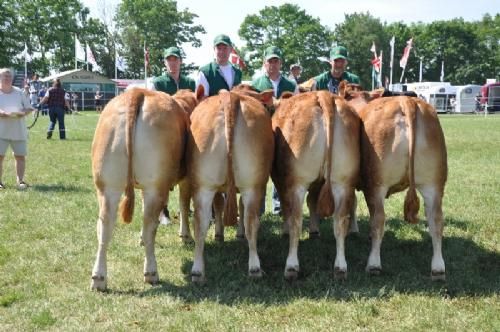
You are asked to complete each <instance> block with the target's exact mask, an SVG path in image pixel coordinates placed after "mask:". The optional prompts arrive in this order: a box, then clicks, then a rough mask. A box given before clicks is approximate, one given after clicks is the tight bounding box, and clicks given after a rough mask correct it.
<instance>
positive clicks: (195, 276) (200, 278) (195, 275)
mask: <svg viewBox="0 0 500 332" xmlns="http://www.w3.org/2000/svg"><path fill="white" fill-rule="evenodd" d="M191 281H192V282H194V283H195V284H204V283H205V276H204V275H203V273H201V272H198V271H192V272H191Z"/></svg>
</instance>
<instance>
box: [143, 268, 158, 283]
mask: <svg viewBox="0 0 500 332" xmlns="http://www.w3.org/2000/svg"><path fill="white" fill-rule="evenodd" d="M159 281H160V278H159V277H158V272H156V271H155V272H144V282H145V283H148V284H150V285H156V284H157V283H158V282H159Z"/></svg>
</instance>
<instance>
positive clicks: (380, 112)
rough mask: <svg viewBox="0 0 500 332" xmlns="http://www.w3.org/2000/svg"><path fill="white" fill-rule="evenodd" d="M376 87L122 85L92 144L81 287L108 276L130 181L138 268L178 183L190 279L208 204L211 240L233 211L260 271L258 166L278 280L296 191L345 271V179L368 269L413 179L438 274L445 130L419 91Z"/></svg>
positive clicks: (291, 255) (295, 230)
mask: <svg viewBox="0 0 500 332" xmlns="http://www.w3.org/2000/svg"><path fill="white" fill-rule="evenodd" d="M382 92H383V91H372V92H365V91H361V90H360V89H359V88H358V87H357V86H355V85H347V84H344V83H342V84H341V86H340V90H339V95H334V94H332V93H330V92H328V91H314V92H305V93H301V94H298V95H295V96H292V95H283V96H282V97H281V99H279V100H275V99H273V92H272V91H264V92H262V93H257V92H255V91H252V90H251V88H249V87H248V86H238V87H236V88H235V89H233V90H231V91H226V90H222V91H221V92H220V93H219V94H218V95H216V96H212V97H209V98H206V99H205V98H204V97H202V96H203V95H204V94H203V90H202V87H201V88H199V89H198V91H196V93H192V92H188V91H179V92H178V93H177V94H176V95H174V96H173V97H171V96H169V95H167V94H165V93H162V92H152V91H147V90H143V89H132V90H130V91H127V92H125V93H124V94H122V95H120V96H118V97H116V98H114V99H113V100H111V101H110V102H109V103H108V105H107V106H106V108H105V109H104V111H103V113H102V114H101V116H100V119H99V122H98V124H97V128H96V131H95V136H94V141H93V144H92V171H93V176H94V182H95V187H96V191H97V197H98V202H99V218H98V221H97V237H98V250H97V257H96V261H95V264H94V268H93V270H92V283H91V288H92V289H96V290H105V289H106V287H107V259H106V255H107V249H108V246H109V243H110V240H111V237H112V232H113V228H114V225H115V222H116V219H117V214H118V211H119V212H120V213H121V216H122V218H123V220H124V221H125V222H126V223H129V222H130V221H131V219H132V215H133V208H134V189H140V190H142V197H143V214H144V219H143V226H142V234H141V237H142V242H143V244H144V247H145V261H144V280H145V282H148V283H151V284H154V283H157V282H158V281H159V277H158V270H157V263H156V258H155V248H154V244H155V236H156V230H157V227H158V224H159V221H158V216H159V215H160V213H161V211H162V208H163V206H164V204H165V202H166V201H168V195H169V191H170V188H172V187H173V186H175V185H176V184H179V188H180V190H179V193H180V195H179V197H180V210H181V211H180V216H181V223H180V224H181V226H180V235H181V237H183V239H191V232H190V228H189V221H188V211H189V206H190V201H191V199H192V201H193V206H194V223H193V226H194V241H195V252H194V262H193V267H192V270H191V278H192V281H193V282H203V281H204V280H205V261H204V254H203V251H204V244H205V238H206V235H207V231H208V228H209V225H210V219H211V217H212V213H213V211H215V212H214V214H215V219H216V222H215V224H216V226H215V227H216V230H215V233H216V238H218V239H223V236H224V234H223V232H224V225H235V224H236V223H237V222H238V213H239V220H240V222H239V227H238V232H237V235H238V236H240V237H243V236H244V237H246V239H247V242H248V247H249V258H248V273H249V275H250V276H251V277H260V276H262V270H261V266H260V259H259V255H258V251H257V232H258V229H259V210H260V208H261V204H262V203H261V202H262V200H263V197H264V195H265V191H266V185H267V182H268V179H269V176H271V178H272V181H273V183H274V185H275V187H276V189H277V191H278V194H279V197H280V201H281V207H282V216H283V220H284V226H283V231H284V232H285V233H288V234H289V252H288V257H287V259H286V265H285V270H284V275H285V278H287V279H291V280H293V279H295V278H297V276H298V272H299V259H298V245H299V237H300V234H301V231H302V206H303V202H304V198H305V196H306V193H307V205H308V208H309V213H310V223H309V234H310V236H311V237H315V236H318V235H319V225H318V224H319V219H320V218H322V217H327V216H331V215H333V229H334V235H335V240H336V241H335V242H336V258H335V265H334V275H335V277H337V278H346V276H347V262H346V258H345V238H346V236H347V234H348V233H349V232H350V231H351V232H356V231H357V229H358V227H357V223H356V215H355V210H356V196H355V189H358V190H361V191H362V192H363V194H364V197H365V199H366V202H367V205H368V209H369V213H370V226H371V231H370V238H371V251H370V255H369V258H368V263H367V266H366V270H367V272H369V273H371V274H378V273H380V271H381V269H382V264H381V259H380V246H381V243H382V238H383V235H384V224H385V212H384V200H385V198H387V197H389V196H390V195H391V194H393V193H396V192H400V191H402V190H405V189H406V188H408V191H407V194H406V197H405V201H404V217H405V219H406V220H407V221H408V222H411V223H416V222H417V221H418V220H417V213H418V210H419V199H418V197H417V194H416V190H418V191H419V192H420V194H421V196H422V197H423V199H424V203H425V216H426V219H427V222H428V226H429V233H430V235H431V238H432V244H433V255H432V262H431V277H432V279H433V280H443V279H444V278H445V264H444V260H443V257H442V253H441V241H442V233H443V214H442V198H443V192H444V186H445V182H446V178H447V157H446V146H445V141H444V135H443V131H442V129H441V126H440V123H439V120H438V117H437V114H436V112H435V110H434V109H433V108H432V107H431V106H430V105H429V104H427V103H426V102H424V101H422V100H420V99H418V98H414V97H409V96H392V97H385V96H384V97H382V96H383V94H382ZM202 99H204V100H202ZM272 110H275V111H274V114H273V115H272V116H271V111H272ZM237 192H239V194H240V201H239V212H238V202H237ZM221 193H224V195H222V194H221ZM123 194H124V197H123V198H122V195H123ZM120 201H121V203H120ZM118 205H119V206H118Z"/></svg>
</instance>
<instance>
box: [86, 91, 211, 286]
mask: <svg viewBox="0 0 500 332" xmlns="http://www.w3.org/2000/svg"><path fill="white" fill-rule="evenodd" d="M202 95H203V91H201V94H200V92H198V98H199V97H201V96H202ZM196 104H197V96H196V95H195V94H194V93H192V92H188V91H185V90H184V91H179V92H178V93H177V94H176V95H175V96H173V97H170V96H169V95H167V94H165V93H162V92H152V91H148V90H144V89H138V88H135V89H132V90H129V91H127V92H125V93H124V94H122V95H120V96H118V97H116V98H114V99H113V100H111V101H110V102H109V103H108V104H107V105H106V108H105V109H104V111H103V112H102V114H101V116H100V118H99V122H98V123H97V127H96V131H95V135H94V141H93V143H92V173H93V176H94V183H95V187H96V192H97V199H98V202H99V219H98V220H97V238H98V241H99V246H98V250H97V257H96V261H95V264H94V268H93V270H92V284H91V288H92V289H96V290H105V289H106V282H107V280H106V277H107V263H106V253H107V248H108V245H109V242H110V240H111V236H112V232H113V228H114V225H115V221H116V217H117V208H118V203H119V202H120V198H121V196H122V194H123V193H125V197H124V199H123V200H122V202H121V204H120V213H121V216H122V218H123V220H124V222H125V223H130V222H131V219H132V215H133V208H134V188H137V189H141V190H142V196H143V211H144V216H143V229H142V240H143V243H144V247H145V253H146V257H145V261H144V281H145V282H148V283H151V284H154V283H157V282H158V280H159V278H158V273H157V267H156V258H155V253H154V242H155V235H156V229H157V227H158V215H159V214H160V211H161V209H162V207H163V204H164V202H166V201H167V200H168V194H169V189H170V188H171V187H172V186H173V185H175V184H176V183H177V181H178V180H179V179H181V178H182V177H183V176H184V174H185V166H184V165H183V162H182V161H183V157H184V153H185V146H186V141H187V132H188V125H189V119H188V113H189V112H190V111H191V110H192V109H193V108H194V107H195V106H196Z"/></svg>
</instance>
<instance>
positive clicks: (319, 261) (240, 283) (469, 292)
mask: <svg viewBox="0 0 500 332" xmlns="http://www.w3.org/2000/svg"><path fill="white" fill-rule="evenodd" d="M307 221H308V220H307V219H306V220H305V222H304V225H307ZM451 222H453V223H455V224H457V225H461V224H463V223H465V222H464V221H459V220H453V221H451ZM389 225H390V227H389ZM359 226H360V233H359V234H354V235H350V236H349V237H348V239H347V243H346V255H347V257H346V258H347V262H348V279H347V280H346V281H337V280H334V278H333V263H334V260H335V240H334V238H333V232H332V227H331V222H330V221H328V222H327V221H323V222H322V223H321V228H320V229H321V238H320V239H315V240H313V239H311V240H310V239H308V238H307V235H306V233H304V236H303V237H302V240H301V241H300V244H299V259H300V264H301V272H300V275H299V279H298V280H296V281H295V282H292V283H290V282H288V281H286V280H284V278H283V270H284V267H285V260H286V257H287V254H288V239H287V238H284V237H282V236H281V235H279V234H280V231H279V230H280V228H281V222H278V220H277V218H274V217H271V216H268V215H266V216H265V217H264V221H263V223H262V225H261V228H260V231H259V241H258V251H259V256H260V259H261V266H262V269H263V270H264V273H265V275H264V277H263V278H262V279H260V280H252V279H250V278H248V277H247V269H248V266H247V264H248V263H247V262H248V246H247V244H246V241H243V242H242V241H238V240H236V239H227V237H226V242H224V243H217V242H215V241H211V240H210V241H207V243H206V245H205V266H206V277H207V281H206V283H205V284H203V285H196V284H192V283H191V282H190V270H191V267H192V263H193V262H192V260H185V261H184V262H183V265H182V272H183V274H184V276H185V278H186V280H189V281H188V282H187V283H186V284H185V285H183V286H179V285H176V284H173V283H170V282H169V281H168V279H162V280H161V281H160V283H159V284H158V285H156V286H153V287H151V288H149V289H147V290H146V291H139V292H135V291H124V292H122V291H120V290H110V293H111V294H124V293H125V294H129V295H136V296H140V297H144V296H146V297H147V296H158V295H162V294H168V295H170V296H175V297H179V298H181V299H183V300H184V301H186V302H191V303H193V302H199V301H202V300H209V301H214V302H218V303H221V304H226V305H235V304H238V303H242V302H244V303H260V304H261V303H264V304H279V303H288V302H292V301H294V300H298V299H304V298H305V299H314V300H318V299H332V300H346V301H354V300H358V299H360V298H385V297H391V296H392V295H393V294H396V293H403V294H422V295H430V296H442V297H444V298H453V297H460V296H488V295H492V294H498V293H499V292H500V279H499V278H498V276H499V275H500V254H499V253H498V252H492V251H489V250H487V249H485V248H482V247H480V246H478V245H477V244H476V243H474V242H473V241H472V240H470V239H464V238H460V237H445V238H444V239H443V248H444V249H443V255H444V258H445V262H446V264H447V265H446V268H447V281H446V282H432V281H431V279H430V264H431V257H432V242H431V239H430V236H429V235H428V233H427V230H426V228H425V226H424V225H423V224H420V225H419V226H412V225H408V224H406V223H405V222H404V221H402V220H397V219H391V220H388V227H387V230H386V233H385V237H384V241H383V244H382V252H381V258H382V266H383V272H382V274H381V275H380V276H369V275H368V274H367V273H365V270H364V269H365V264H366V261H367V258H368V253H369V250H370V243H369V237H368V234H369V232H368V231H369V227H368V221H367V219H366V218H365V219H362V220H361V221H360V223H359ZM401 228H403V231H405V230H406V231H407V232H409V233H411V234H412V235H414V234H415V233H414V232H415V231H416V232H417V233H420V234H417V237H419V236H420V237H421V238H420V239H415V240H413V239H401V238H397V237H396V234H399V233H400V232H401ZM404 228H407V229H404ZM185 250H188V251H190V252H192V251H193V246H191V245H190V246H185ZM165 268H167V267H166V266H162V265H161V261H160V262H159V269H160V275H161V270H162V269H165Z"/></svg>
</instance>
